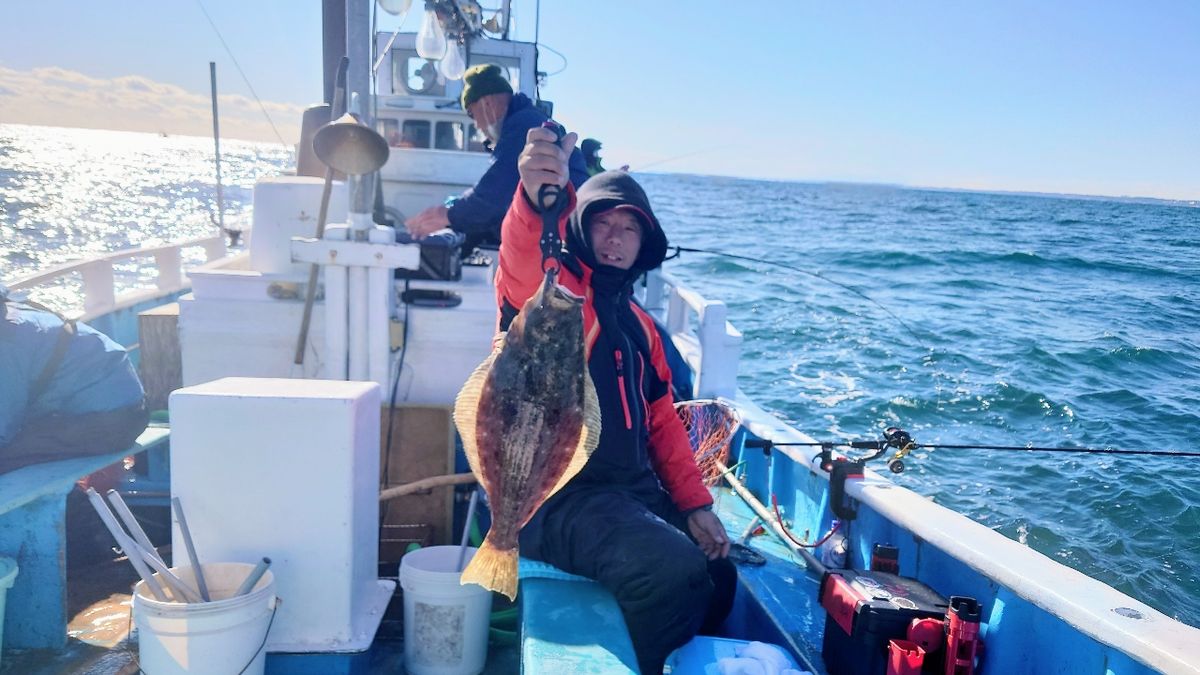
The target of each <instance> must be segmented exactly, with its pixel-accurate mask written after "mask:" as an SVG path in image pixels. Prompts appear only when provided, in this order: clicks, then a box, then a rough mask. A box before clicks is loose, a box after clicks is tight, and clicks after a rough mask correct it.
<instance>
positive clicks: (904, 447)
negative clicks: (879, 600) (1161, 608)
mask: <svg viewBox="0 0 1200 675" xmlns="http://www.w3.org/2000/svg"><path fill="white" fill-rule="evenodd" d="M883 436H884V437H883V440H872V441H782V442H776V441H772V440H767V439H761V440H760V439H750V440H747V441H746V443H745V444H746V447H750V448H762V449H763V450H764V451H765V452H770V451H771V448H774V447H783V446H809V447H820V448H821V449H822V452H821V458H822V466H825V465H827V464H829V463H830V462H831V451H832V449H833V448H835V447H846V448H852V449H856V450H871V451H872V452H869V453H867V454H864V455H862V456H861V457H857V458H850V461H852V462H854V463H857V464H865V463H866V462H869V461H871V460H873V459H876V458H878V457H880V456H882V455H883V454H884V453H885V452H886V451H887V450H888V449H890V448H894V449H895V450H896V453H895V454H894V455H893V456H892V457H890V458H889V459H888V460H887V467H888V469H890V470H891V472H892V473H903V472H904V462H903V461H902V459H903V458H904V457H905V456H906V455H908V454H909V453H911V452H912V451H913V450H921V449H937V448H942V449H946V450H996V451H1001V452H1065V453H1075V454H1093V455H1140V456H1153V457H1200V452H1189V451H1185V450H1122V449H1118V448H1087V447H1084V448H1072V447H1046V446H1036V445H984V444H974V443H918V442H916V441H915V440H913V438H912V436H910V435H909V434H908V432H906V431H904V430H903V429H900V428H899V427H888V428H887V429H886V430H884V432H883Z"/></svg>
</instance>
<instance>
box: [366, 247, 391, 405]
mask: <svg viewBox="0 0 1200 675" xmlns="http://www.w3.org/2000/svg"><path fill="white" fill-rule="evenodd" d="M368 238H369V240H370V241H371V243H373V244H395V243H396V231H395V230H394V229H393V228H390V227H381V226H376V227H373V228H371V230H370V232H369V235H368ZM391 290H392V271H391V270H390V269H388V268H386V267H372V268H371V269H369V270H367V350H368V351H367V370H368V371H369V373H370V377H371V379H372V380H374V381H375V382H378V383H379V386H380V388H381V389H382V390H383V391H387V390H388V380H389V375H390V373H391V363H390V361H391V355H392V351H391V349H390V347H391V342H390V340H389V337H388V332H389V331H388V324H390V323H391V319H392V307H391V302H390V300H391V297H390V296H391V293H390V291H391Z"/></svg>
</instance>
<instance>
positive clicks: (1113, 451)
mask: <svg viewBox="0 0 1200 675" xmlns="http://www.w3.org/2000/svg"><path fill="white" fill-rule="evenodd" d="M866 443H867V444H870V446H871V447H875V444H876V442H875V441H867V442H866ZM771 445H772V446H788V445H790V446H800V445H806V446H820V447H825V446H832V447H860V446H858V445H856V444H855V442H852V441H838V442H821V441H807V442H806V441H787V442H781V443H776V442H774V441H771ZM937 448H943V449H946V450H999V451H1003V452H1068V453H1078V454H1094V455H1151V456H1156V457H1200V452H1188V451H1186V450H1120V449H1117V448H1051V447H1043V446H1036V445H1030V446H1026V445H972V444H969V443H968V444H955V443H915V444H914V445H913V450H929V449H937Z"/></svg>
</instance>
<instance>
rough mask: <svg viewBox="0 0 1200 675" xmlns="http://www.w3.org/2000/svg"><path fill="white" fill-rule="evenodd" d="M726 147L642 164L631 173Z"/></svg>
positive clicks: (722, 146)
mask: <svg viewBox="0 0 1200 675" xmlns="http://www.w3.org/2000/svg"><path fill="white" fill-rule="evenodd" d="M724 147H727V146H724V145H714V146H713V147H711V148H702V149H700V150H693V151H691V152H685V153H683V154H682V155H672V156H670V157H667V158H665V159H659V160H655V161H653V162H650V163H649V164H642V165H641V166H637V167H634V168H632V169H630V171H645V170H646V169H648V168H650V167H652V166H658V165H660V164H666V163H667V162H674V161H675V160H678V159H687V158H688V157H695V156H696V155H702V154H704V153H706V152H712V151H713V150H720V149H721V148H724Z"/></svg>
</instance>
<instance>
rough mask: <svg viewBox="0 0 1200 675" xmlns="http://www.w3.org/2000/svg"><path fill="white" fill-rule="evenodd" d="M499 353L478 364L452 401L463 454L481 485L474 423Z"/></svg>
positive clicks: (501, 340) (501, 341)
mask: <svg viewBox="0 0 1200 675" xmlns="http://www.w3.org/2000/svg"><path fill="white" fill-rule="evenodd" d="M503 335H504V334H503V333H501V334H500V336H503ZM500 336H498V339H497V340H496V344H503V342H504V341H503V339H501V338H500ZM499 353H500V349H499V348H498V347H497V348H496V349H494V350H493V351H492V353H491V354H488V357H487V358H486V359H484V360H483V363H481V364H479V366H478V367H477V368H475V371H474V372H472V373H471V376H470V377H468V378H467V381H466V383H465V384H463V386H462V389H460V390H459V392H458V396H457V397H455V399H454V425H455V426H456V427H458V435H459V437H460V438H461V439H462V444H463V453H464V454H465V455H466V456H467V463H468V464H469V465H470V466H471V473H473V474H475V478H477V479H479V481H480V482H481V483H482V482H483V472H482V471H480V468H479V445H478V443H476V441H475V423H476V421H477V417H478V415H479V396H480V394H481V393H482V392H483V385H484V383H485V382H487V376H488V371H490V370H491V369H492V363H493V362H495V360H496V355H497V354H499ZM484 487H487V486H486V485H485V486H484Z"/></svg>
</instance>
